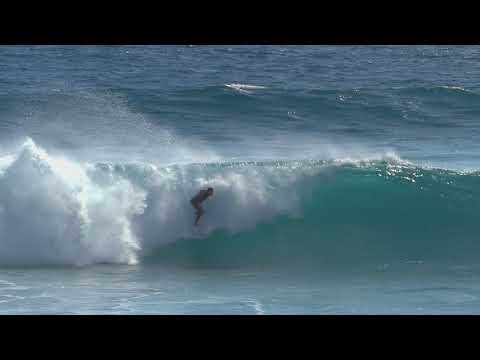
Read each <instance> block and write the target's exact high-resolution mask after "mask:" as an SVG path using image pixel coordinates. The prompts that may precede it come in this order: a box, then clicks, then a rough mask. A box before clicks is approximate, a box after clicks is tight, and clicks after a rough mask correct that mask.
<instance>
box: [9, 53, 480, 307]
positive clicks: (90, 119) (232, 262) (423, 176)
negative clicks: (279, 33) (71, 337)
mask: <svg viewBox="0 0 480 360" xmlns="http://www.w3.org/2000/svg"><path fill="white" fill-rule="evenodd" d="M479 78H480V47H477V46H0V314H259V315H264V314H480V238H479V234H480V82H479ZM209 186H211V187H213V188H214V195H213V197H212V198H210V199H208V200H207V201H206V202H205V204H204V208H205V215H204V217H202V219H201V220H200V223H199V225H198V226H194V225H193V222H194V218H195V215H194V209H193V208H192V207H191V205H190V203H189V200H190V198H191V197H193V196H194V195H195V194H196V192H197V191H198V190H200V189H202V188H205V187H209Z"/></svg>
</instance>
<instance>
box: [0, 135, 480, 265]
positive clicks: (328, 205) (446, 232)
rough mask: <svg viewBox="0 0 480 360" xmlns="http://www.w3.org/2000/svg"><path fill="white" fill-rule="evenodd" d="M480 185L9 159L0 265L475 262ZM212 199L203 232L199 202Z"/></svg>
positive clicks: (341, 172)
mask: <svg viewBox="0 0 480 360" xmlns="http://www.w3.org/2000/svg"><path fill="white" fill-rule="evenodd" d="M479 175H480V174H479V173H476V172H469V173H462V172H455V171H449V170H442V169H433V168H432V169H429V168H422V167H418V166H415V165H413V164H410V163H406V162H404V161H401V160H400V159H398V158H395V157H393V156H390V157H384V158H382V159H377V160H368V161H355V162H354V161H340V160H337V161H335V160H332V161H266V162H231V163H219V162H216V163H209V164H190V165H183V166H166V167H158V166H155V165H153V164H145V163H124V164H122V163H84V164H83V163H78V162H74V161H72V160H68V159H64V158H61V157H58V156H51V155H49V154H47V153H46V152H45V151H44V150H43V149H42V148H40V147H39V146H37V145H36V144H35V143H34V142H33V141H32V140H31V139H29V140H27V141H26V142H25V143H24V144H23V145H22V146H21V147H20V148H19V149H18V150H17V151H15V152H14V153H12V154H10V155H8V156H3V157H1V158H0V265H2V266H20V265H21V266H24V265H41V264H64V265H77V266H78V265H80V266H81V265H89V264H95V263H123V264H135V263H138V262H153V263H170V264H181V265H187V266H206V267H215V266H221V267H242V266H282V267H285V266H287V267H288V266H318V267H321V266H323V265H329V264H330V265H331V264H334V265H341V264H343V263H346V262H348V263H350V264H351V263H352V262H353V263H361V262H370V261H375V262H378V261H392V260H395V259H441V258H452V257H455V256H460V257H462V258H467V257H472V258H476V257H478V255H476V254H478V253H479V252H478V250H480V246H479V245H478V244H479V242H478V233H479V230H480V229H479V227H480V226H479V221H478V214H480V211H479V210H480V203H479V199H480V186H479V185H480V178H479ZM207 185H208V186H213V187H214V189H215V193H214V197H213V198H212V199H210V200H208V201H207V202H206V204H205V210H206V215H205V217H204V218H202V220H201V224H200V226H198V227H194V226H193V220H194V211H193V209H192V208H191V206H190V204H189V199H190V198H191V197H192V196H193V195H194V194H195V193H196V191H198V189H199V188H202V187H204V186H207Z"/></svg>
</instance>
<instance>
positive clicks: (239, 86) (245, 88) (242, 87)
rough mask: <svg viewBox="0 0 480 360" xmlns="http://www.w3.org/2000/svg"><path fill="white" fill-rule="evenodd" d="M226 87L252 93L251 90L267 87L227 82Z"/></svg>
mask: <svg viewBox="0 0 480 360" xmlns="http://www.w3.org/2000/svg"><path fill="white" fill-rule="evenodd" d="M225 86H226V87H228V88H230V89H233V90H236V91H238V92H241V93H246V94H251V93H252V91H251V90H259V89H266V87H265V86H260V85H248V84H225Z"/></svg>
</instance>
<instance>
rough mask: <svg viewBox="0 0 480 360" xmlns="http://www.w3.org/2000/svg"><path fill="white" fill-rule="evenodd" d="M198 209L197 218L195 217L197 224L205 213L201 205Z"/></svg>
mask: <svg viewBox="0 0 480 360" xmlns="http://www.w3.org/2000/svg"><path fill="white" fill-rule="evenodd" d="M196 209H197V218H196V219H195V225H197V224H198V220H200V218H201V217H202V215H203V214H204V213H205V212H204V211H203V209H202V208H201V207H200V206H198V207H197V208H196Z"/></svg>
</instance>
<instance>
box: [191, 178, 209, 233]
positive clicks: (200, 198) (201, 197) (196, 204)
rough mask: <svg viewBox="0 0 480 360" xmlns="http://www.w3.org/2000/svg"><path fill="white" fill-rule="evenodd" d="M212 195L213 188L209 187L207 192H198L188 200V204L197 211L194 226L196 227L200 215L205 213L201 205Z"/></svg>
mask: <svg viewBox="0 0 480 360" xmlns="http://www.w3.org/2000/svg"><path fill="white" fill-rule="evenodd" d="M212 195H213V188H211V187H209V188H208V189H207V190H200V191H199V192H198V193H197V195H195V196H194V197H193V198H192V199H191V200H190V203H191V204H192V206H193V208H194V209H195V210H197V212H196V215H197V218H196V219H195V225H197V223H198V220H200V218H201V217H202V215H203V214H204V213H205V211H204V210H203V208H202V203H203V202H204V201H205V200H207V199H208V198H209V197H210V196H212Z"/></svg>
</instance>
